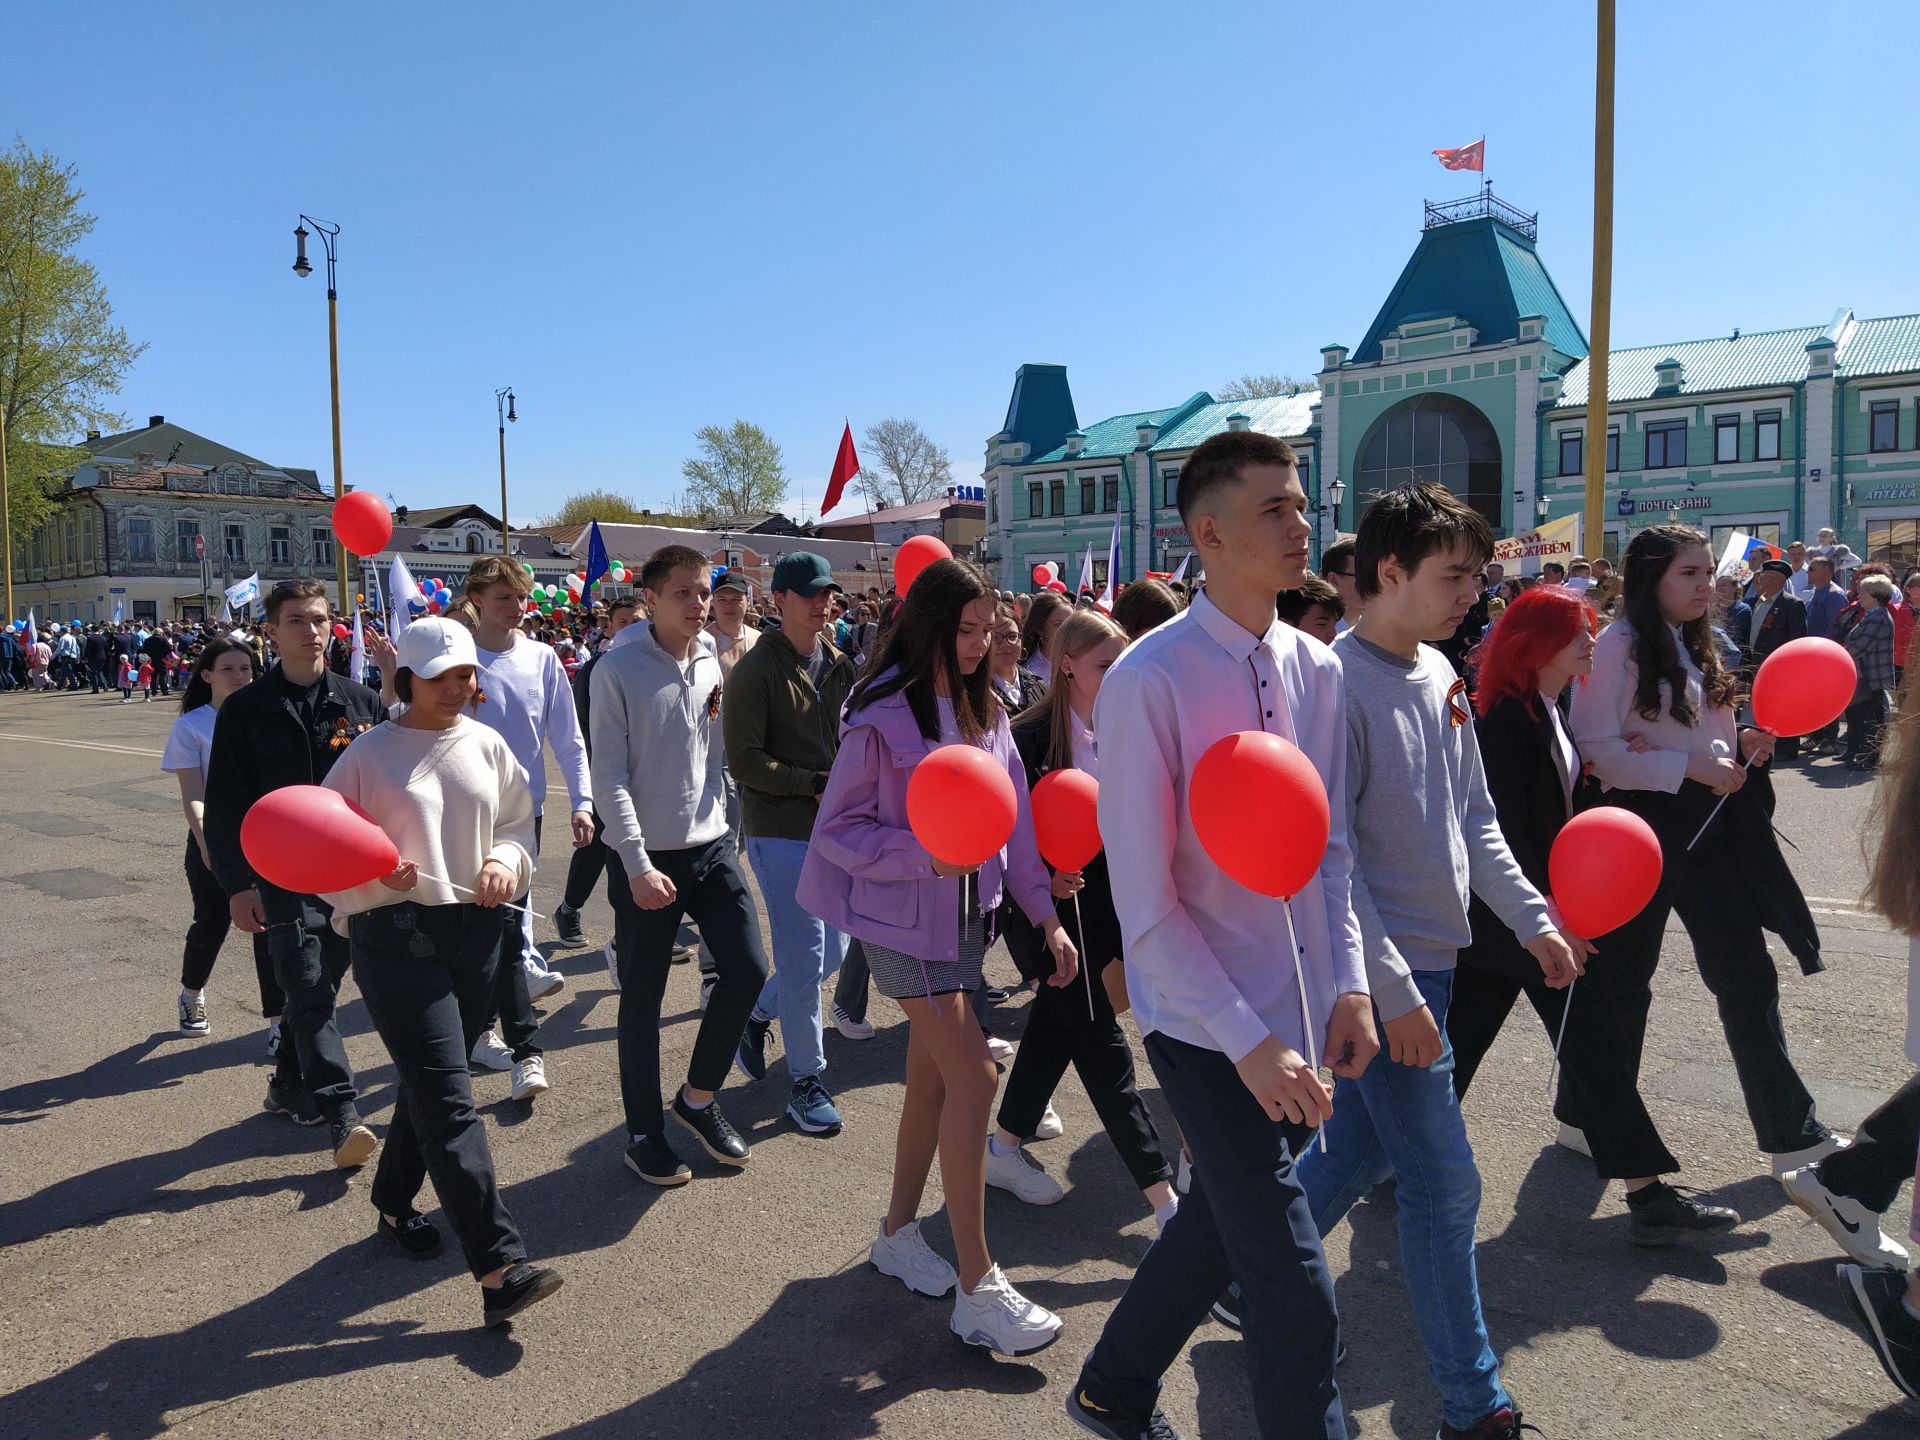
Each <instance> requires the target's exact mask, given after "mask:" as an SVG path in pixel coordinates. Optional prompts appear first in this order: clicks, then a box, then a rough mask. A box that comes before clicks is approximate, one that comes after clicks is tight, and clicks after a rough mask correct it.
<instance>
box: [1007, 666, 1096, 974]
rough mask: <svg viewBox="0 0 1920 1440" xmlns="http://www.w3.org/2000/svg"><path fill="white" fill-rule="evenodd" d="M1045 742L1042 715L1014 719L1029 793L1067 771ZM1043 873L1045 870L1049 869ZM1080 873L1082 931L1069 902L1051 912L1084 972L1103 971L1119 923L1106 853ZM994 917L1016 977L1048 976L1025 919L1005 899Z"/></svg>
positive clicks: (1049, 967)
mask: <svg viewBox="0 0 1920 1440" xmlns="http://www.w3.org/2000/svg"><path fill="white" fill-rule="evenodd" d="M1022 673H1023V674H1031V673H1032V672H1031V671H1022ZM1033 678H1034V679H1035V680H1038V679H1039V678H1040V677H1039V676H1037V675H1036V676H1034V677H1033ZM1048 739H1049V737H1048V734H1047V719H1046V716H1044V715H1033V716H1030V717H1029V718H1028V719H1026V720H1024V721H1016V722H1015V724H1014V726H1013V747H1014V749H1016V750H1018V751H1019V752H1020V762H1021V763H1022V764H1023V765H1025V766H1026V768H1027V789H1028V790H1029V791H1031V790H1032V789H1033V787H1034V786H1036V785H1038V784H1039V783H1040V781H1041V779H1042V778H1043V777H1044V776H1045V775H1047V774H1048V772H1050V771H1052V770H1057V769H1062V768H1068V769H1070V768H1072V767H1071V766H1066V767H1062V766H1058V765H1049V764H1047V763H1046V754H1047V743H1048ZM1048 869H1049V871H1051V869H1052V867H1051V866H1049V867H1048ZM1080 873H1081V876H1082V878H1083V879H1084V880H1085V881H1086V882H1087V883H1086V884H1085V886H1083V887H1082V889H1081V891H1080V906H1079V912H1078V914H1079V918H1080V919H1083V920H1084V921H1085V922H1086V928H1087V933H1086V934H1085V935H1082V934H1081V931H1080V926H1079V925H1078V924H1077V923H1075V910H1074V903H1073V901H1071V900H1059V899H1056V900H1055V901H1054V902H1053V909H1054V913H1055V914H1056V915H1058V916H1059V917H1060V923H1061V924H1062V925H1064V926H1066V927H1067V933H1068V935H1069V936H1071V937H1072V939H1073V943H1074V946H1075V948H1077V949H1078V950H1079V952H1080V956H1081V960H1082V963H1083V964H1085V963H1087V962H1088V961H1089V960H1091V962H1092V963H1091V965H1090V966H1089V970H1090V971H1092V970H1094V969H1097V967H1103V966H1104V965H1105V964H1106V963H1107V961H1109V960H1115V959H1118V958H1120V919H1119V916H1118V915H1117V914H1115V912H1114V908H1113V881H1112V879H1111V878H1109V876H1108V874H1107V857H1106V853H1105V852H1104V851H1102V852H1101V853H1100V854H1099V855H1096V856H1095V857H1094V858H1093V860H1092V861H1091V862H1090V863H1089V864H1088V866H1087V868H1086V869H1085V870H1083V871H1081V872H1080ZM999 914H1000V922H1001V928H1002V930H1003V931H1004V932H1005V934H1006V937H1007V950H1008V952H1009V953H1010V954H1011V955H1012V956H1013V961H1014V964H1015V965H1017V966H1019V968H1020V973H1021V974H1022V975H1023V976H1025V977H1026V978H1027V979H1029V980H1044V979H1045V978H1046V977H1047V976H1049V975H1051V974H1052V973H1053V960H1052V958H1051V957H1049V956H1048V954H1047V950H1046V945H1045V944H1044V943H1043V942H1042V939H1041V935H1040V931H1039V930H1038V929H1037V928H1036V927H1035V926H1034V924H1033V922H1032V921H1030V920H1028V919H1027V917H1026V914H1025V912H1023V911H1022V910H1021V909H1020V907H1019V906H1018V905H1016V904H1014V903H1012V897H1011V896H1009V897H1008V899H1007V901H1006V902H1004V903H1002V905H1001V907H1000V911H999Z"/></svg>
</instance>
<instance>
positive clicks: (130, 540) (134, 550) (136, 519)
mask: <svg viewBox="0 0 1920 1440" xmlns="http://www.w3.org/2000/svg"><path fill="white" fill-rule="evenodd" d="M127 560H128V562H129V563H131V564H135V565H151V564H152V563H153V521H151V520H149V519H148V518H147V517H146V516H145V515H129V516H128V517H127Z"/></svg>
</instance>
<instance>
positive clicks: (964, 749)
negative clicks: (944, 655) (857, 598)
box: [907, 537, 1020, 866]
mask: <svg viewBox="0 0 1920 1440" xmlns="http://www.w3.org/2000/svg"><path fill="white" fill-rule="evenodd" d="M915 538H920V537H915ZM1019 813H1020V803H1019V800H1018V799H1017V798H1016V797H1015V795H1014V792H1013V778H1012V777H1011V776H1009V775H1008V774H1007V769H1006V766H1004V765H1002V764H1001V763H1000V762H999V761H998V760H996V759H994V758H993V756H992V755H990V754H989V753H988V752H987V751H985V750H982V749H981V748H980V747H979V746H978V745H942V746H940V748H939V749H937V750H935V751H933V753H931V754H930V755H928V756H927V757H926V758H925V759H923V760H922V761H921V762H920V763H919V764H918V765H916V766H915V767H914V770H913V777H912V778H911V779H910V780H908V781H907V823H908V824H909V825H911V826H912V827H913V834H914V838H915V839H917V840H918V841H919V842H920V843H921V844H922V845H924V846H925V847H926V850H927V853H928V854H929V855H931V856H933V858H934V859H936V860H940V861H943V862H945V863H946V864H948V865H962V866H966V865H980V864H984V863H985V862H986V861H987V860H989V859H990V858H992V857H993V856H995V855H997V854H999V853H1000V851H1001V850H1002V849H1003V848H1005V846H1006V843H1007V840H1008V838H1009V837H1011V836H1012V834H1013V825H1014V821H1015V819H1017V818H1018V816H1019Z"/></svg>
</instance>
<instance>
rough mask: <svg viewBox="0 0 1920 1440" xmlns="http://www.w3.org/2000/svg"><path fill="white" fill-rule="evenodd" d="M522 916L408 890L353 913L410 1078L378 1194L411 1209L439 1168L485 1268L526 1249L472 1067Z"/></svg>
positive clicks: (384, 1210) (438, 1176) (370, 996)
mask: <svg viewBox="0 0 1920 1440" xmlns="http://www.w3.org/2000/svg"><path fill="white" fill-rule="evenodd" d="M503 917H504V918H503ZM518 920H519V914H518V912H516V911H513V910H505V909H493V910H483V909H481V908H480V907H479V906H478V905H416V904H414V903H413V902H412V901H410V900H406V901H402V902H401V903H399V904H398V905H382V906H380V907H379V908H378V909H374V910H367V911H363V912H362V913H360V914H358V915H355V916H354V917H353V918H352V919H350V920H349V921H348V922H347V924H348V927H349V929H350V930H351V932H352V939H353V978H354V979H355V980H356V981H358V982H359V985H360V994H361V996H362V997H363V998H364V999H365V1000H366V1002H367V1014H368V1015H370V1016H372V1017H373V1028H374V1029H375V1030H377V1031H379V1033H380V1041H381V1043H382V1044H383V1045H385V1046H386V1047H387V1053H388V1054H389V1055H391V1056H392V1057H393V1068H394V1072H395V1073H396V1074H397V1075H398V1077H399V1081H400V1097H399V1099H398V1101H397V1102H396V1103H395V1104H394V1107H393V1125H392V1127H391V1128H390V1129H389V1130H388V1131H387V1143H386V1146H385V1148H383V1149H382V1150H381V1152H380V1164H379V1166H378V1168H377V1169H375V1171H374V1173H373V1189H372V1193H371V1198H372V1200H373V1203H374V1206H375V1208H376V1209H378V1210H379V1211H380V1213H381V1214H383V1215H393V1216H396V1217H397V1216H401V1215H405V1214H406V1213H407V1212H408V1211H410V1210H412V1209H413V1202H414V1198H415V1197H416V1196H417V1195H419V1193H420V1186H421V1184H422V1182H423V1181H424V1180H425V1179H426V1177H427V1176H429V1175H431V1176H432V1177H433V1190H434V1193H435V1194H436V1195H438V1196H439V1197H440V1205H441V1208H442V1209H444V1210H445V1211H446V1212H447V1223H448V1224H449V1225H451V1226H452V1227H453V1233H454V1234H455V1235H456V1236H458V1237H459V1240H460V1248H461V1250H462V1251H463V1252H464V1253H465V1254H466V1257H467V1268H468V1269H469V1270H471V1271H472V1272H473V1275H474V1278H475V1279H478V1278H479V1277H480V1276H482V1275H485V1274H488V1273H489V1272H490V1271H494V1270H498V1269H499V1268H500V1267H501V1266H503V1265H511V1264H513V1263H515V1262H516V1261H520V1260H524V1259H526V1258H527V1252H526V1247H525V1246H524V1245H522V1244H521V1243H520V1232H519V1231H518V1230H517V1229H515V1228H514V1224H513V1216H511V1215H509V1214H508V1213H507V1206H506V1202H505V1201H504V1200H502V1199H501V1198H500V1182H499V1179H498V1177H497V1176H495V1174H494V1170H493V1152H492V1150H491V1149H489V1148H488V1145H487V1127H486V1124H485V1123H484V1122H483V1121H482V1120H481V1119H480V1116H479V1114H478V1113H477V1112H476V1111H475V1110H474V1108H473V1083H472V1078H471V1076H469V1074H468V1073H467V1052H468V1051H469V1050H471V1049H472V1048H473V1042H474V1041H475V1040H476V1039H478V1038H479V1036H480V1032H481V1031H482V1030H484V1029H485V1028H486V1023H487V1001H488V999H489V997H491V995H492V994H493V972H494V971H495V970H496V969H498V968H499V966H500V965H501V964H502V963H503V962H502V956H501V950H502V947H503V943H504V942H505V941H506V940H507V937H509V936H511V937H512V939H513V941H515V942H517V941H518V940H519V937H520V926H519V924H518V923H517V922H518Z"/></svg>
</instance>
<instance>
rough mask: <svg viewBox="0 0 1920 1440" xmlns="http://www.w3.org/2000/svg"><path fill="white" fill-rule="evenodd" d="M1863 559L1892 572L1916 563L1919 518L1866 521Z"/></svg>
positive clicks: (1919, 547) (1900, 572)
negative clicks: (1878, 564)
mask: <svg viewBox="0 0 1920 1440" xmlns="http://www.w3.org/2000/svg"><path fill="white" fill-rule="evenodd" d="M1867 559H1869V560H1878V561H1879V562H1880V563H1881V564H1882V565H1884V566H1886V567H1887V568H1888V569H1889V570H1891V571H1893V573H1894V574H1895V575H1905V574H1906V573H1907V571H1909V570H1911V569H1913V568H1914V567H1916V566H1920V520H1869V521H1867Z"/></svg>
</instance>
